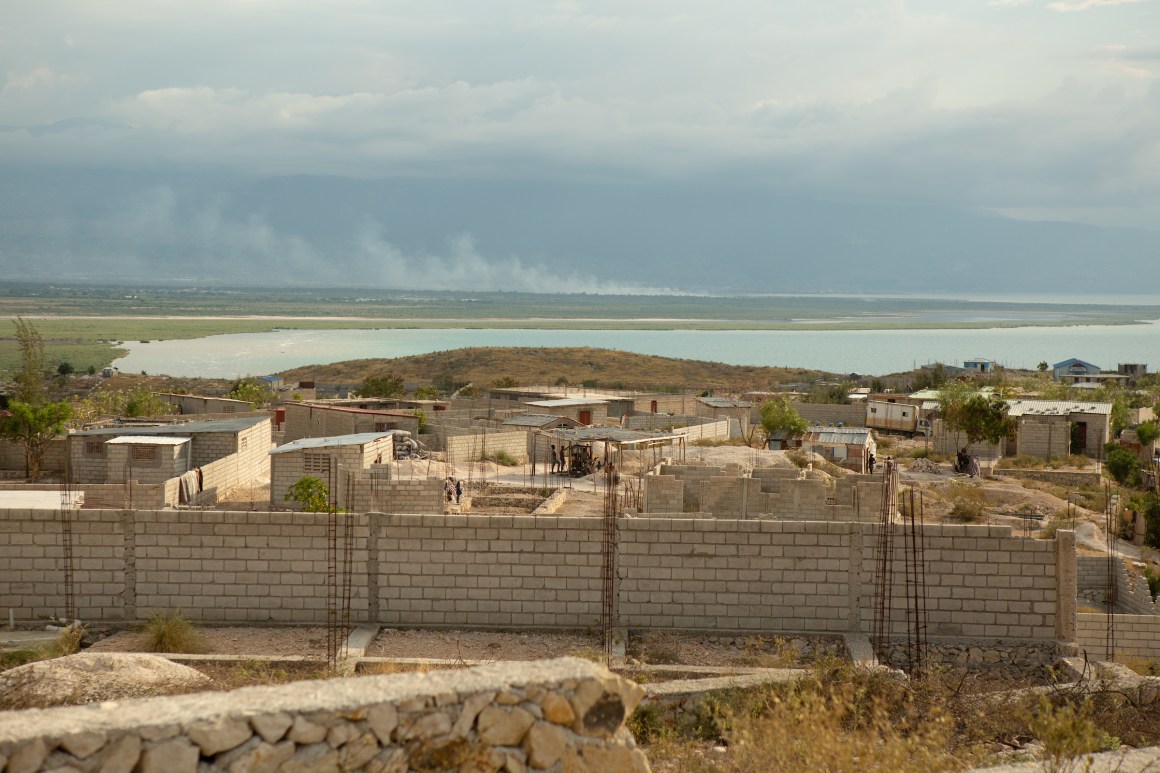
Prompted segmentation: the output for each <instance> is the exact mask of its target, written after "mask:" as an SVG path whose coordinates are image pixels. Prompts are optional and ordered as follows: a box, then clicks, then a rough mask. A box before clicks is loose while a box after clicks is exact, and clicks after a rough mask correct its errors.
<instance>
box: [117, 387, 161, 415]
mask: <svg viewBox="0 0 1160 773" xmlns="http://www.w3.org/2000/svg"><path fill="white" fill-rule="evenodd" d="M117 398H118V402H119V403H120V406H119V407H120V411H119V414H120V415H121V416H128V417H130V418H137V417H140V416H164V415H166V414H169V413H173V406H172V405H170V404H169V402H168V401H167V400H165V399H164V398H163V397H161V396H160V395H158V394H157V393H155V392H152V391H150V390H149V388H148V387H145V386H135V387H133V388H132V389H130V390H128V391H124V392H121V393H120V394H119V395H118V396H117Z"/></svg>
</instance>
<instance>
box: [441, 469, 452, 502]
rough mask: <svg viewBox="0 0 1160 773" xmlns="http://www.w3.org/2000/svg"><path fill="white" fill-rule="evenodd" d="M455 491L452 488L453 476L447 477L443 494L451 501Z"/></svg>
mask: <svg viewBox="0 0 1160 773" xmlns="http://www.w3.org/2000/svg"><path fill="white" fill-rule="evenodd" d="M453 491H454V489H453V488H452V486H451V476H450V475H448V476H447V480H445V481H443V493H444V494H445V495H446V496H447V501H448V502H450V501H451V497H452V492H453Z"/></svg>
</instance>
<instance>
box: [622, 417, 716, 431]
mask: <svg viewBox="0 0 1160 773" xmlns="http://www.w3.org/2000/svg"><path fill="white" fill-rule="evenodd" d="M712 422H713V419H707V418H705V417H703V416H687V415H681V416H678V415H673V414H668V413H637V414H633V415H632V416H629V417H628V418H627V419H626V420H625V422H624V425H623V426H624V428H625V429H632V430H642V429H645V430H647V429H661V428H674V427H692V426H697V425H701V424H710V423H712Z"/></svg>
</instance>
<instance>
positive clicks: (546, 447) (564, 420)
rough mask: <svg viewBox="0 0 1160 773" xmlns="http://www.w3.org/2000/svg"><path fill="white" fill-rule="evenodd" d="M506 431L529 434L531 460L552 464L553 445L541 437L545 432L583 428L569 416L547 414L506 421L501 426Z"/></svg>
mask: <svg viewBox="0 0 1160 773" xmlns="http://www.w3.org/2000/svg"><path fill="white" fill-rule="evenodd" d="M501 426H502V427H503V428H504V429H509V430H510V429H521V430H525V431H526V432H527V433H528V447H527V453H528V458H529V459H534V460H535V461H537V462H548V463H551V458H550V456H551V451H552V449H551V447H550V446H551V444H550V443H548V442H546V441H544V439H543V438H542V437H541V436H540V432H542V431H543V430H551V429H576V428H577V427H580V426H582V425H581V424H580V422H578V421H576V420H575V419H570V418H568V417H567V416H554V415H551V414H546V413H524V414H520V415H519V416H512V417H511V418H510V419H505V420H504V422H503V424H502V425H501Z"/></svg>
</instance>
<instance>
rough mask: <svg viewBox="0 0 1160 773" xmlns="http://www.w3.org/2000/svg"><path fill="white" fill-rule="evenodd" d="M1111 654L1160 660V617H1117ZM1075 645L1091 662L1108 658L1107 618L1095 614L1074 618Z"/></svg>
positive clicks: (1079, 615) (1086, 613)
mask: <svg viewBox="0 0 1160 773" xmlns="http://www.w3.org/2000/svg"><path fill="white" fill-rule="evenodd" d="M1115 630H1116V636H1115V652H1114V653H1113V654H1114V655H1117V656H1121V655H1127V656H1130V657H1136V658H1160V616H1157V615H1116V618H1115ZM1075 642H1076V644H1078V645H1079V647H1080V648H1081V649H1083V650H1086V651H1087V654H1088V657H1089V658H1091V659H1093V660H1097V659H1098V660H1106V659H1109V653H1108V651H1107V649H1108V646H1107V645H1108V616H1107V615H1106V614H1103V613H1098V612H1080V613H1079V614H1078V615H1076V633H1075Z"/></svg>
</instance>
